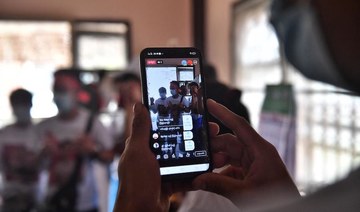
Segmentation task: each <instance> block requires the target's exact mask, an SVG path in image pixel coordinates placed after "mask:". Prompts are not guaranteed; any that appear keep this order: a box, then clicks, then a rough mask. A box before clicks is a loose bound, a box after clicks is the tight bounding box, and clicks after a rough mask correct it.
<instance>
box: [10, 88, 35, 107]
mask: <svg viewBox="0 0 360 212" xmlns="http://www.w3.org/2000/svg"><path fill="white" fill-rule="evenodd" d="M32 96H33V95H32V93H30V92H29V91H27V90H25V89H22V88H20V89H16V90H14V91H13V92H11V94H10V104H11V105H12V106H14V105H18V104H22V105H32Z"/></svg>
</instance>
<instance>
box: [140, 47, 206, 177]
mask: <svg viewBox="0 0 360 212" xmlns="http://www.w3.org/2000/svg"><path fill="white" fill-rule="evenodd" d="M140 60H141V61H140V64H141V78H142V92H143V103H144V105H145V106H146V107H147V108H148V110H149V113H150V117H151V132H150V144H149V145H150V148H151V150H152V152H153V153H154V154H155V155H156V159H157V160H158V162H159V165H160V174H161V176H162V179H163V180H167V179H184V178H193V177H195V176H197V175H199V174H201V173H204V172H208V171H210V170H211V162H210V161H211V160H210V150H209V141H208V124H207V117H206V105H205V102H204V101H205V99H206V98H205V97H206V95H205V87H204V77H203V74H202V63H201V54H200V52H199V51H198V50H197V49H195V48H148V49H144V50H143V51H142V52H141V55H140ZM190 87H191V88H190ZM194 87H196V92H193V91H192V90H193V89H194Z"/></svg>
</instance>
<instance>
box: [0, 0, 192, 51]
mask: <svg viewBox="0 0 360 212" xmlns="http://www.w3.org/2000/svg"><path fill="white" fill-rule="evenodd" d="M0 17H2V18H17V19H66V20H74V19H123V20H127V21H129V22H130V24H131V35H132V37H131V39H132V53H133V55H138V54H139V52H140V51H141V50H142V49H143V48H145V47H149V46H170V45H177V46H191V45H192V39H191V36H192V33H191V1H190V0H181V1H175V0H171V1H169V0H151V1H148V0H131V1H128V0H105V1H104V0H73V1H71V0H62V1H58V0H26V1H22V0H1V1H0Z"/></svg>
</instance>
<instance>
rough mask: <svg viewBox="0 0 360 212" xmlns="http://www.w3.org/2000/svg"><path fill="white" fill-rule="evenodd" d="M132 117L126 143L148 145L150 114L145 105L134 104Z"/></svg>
mask: <svg viewBox="0 0 360 212" xmlns="http://www.w3.org/2000/svg"><path fill="white" fill-rule="evenodd" d="M133 110H134V119H133V123H132V130H131V136H130V139H128V141H127V142H128V143H127V145H131V146H132V145H136V146H137V145H138V144H139V145H144V146H148V143H149V137H150V114H149V112H148V110H147V109H146V108H145V106H144V105H143V104H141V103H136V104H135V105H134V109H133Z"/></svg>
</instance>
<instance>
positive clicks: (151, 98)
mask: <svg viewBox="0 0 360 212" xmlns="http://www.w3.org/2000/svg"><path fill="white" fill-rule="evenodd" d="M154 101H155V99H154V97H150V105H153V104H154Z"/></svg>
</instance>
